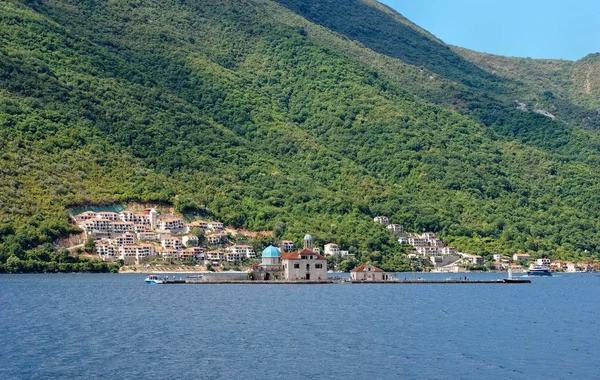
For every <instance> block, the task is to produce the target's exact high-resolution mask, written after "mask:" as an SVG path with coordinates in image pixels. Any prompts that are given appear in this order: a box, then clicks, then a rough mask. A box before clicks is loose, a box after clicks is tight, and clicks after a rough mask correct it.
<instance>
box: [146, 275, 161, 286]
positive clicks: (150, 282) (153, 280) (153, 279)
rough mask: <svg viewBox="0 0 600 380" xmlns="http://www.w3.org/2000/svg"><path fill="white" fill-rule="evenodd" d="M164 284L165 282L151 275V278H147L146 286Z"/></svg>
mask: <svg viewBox="0 0 600 380" xmlns="http://www.w3.org/2000/svg"><path fill="white" fill-rule="evenodd" d="M163 282H164V281H163V280H162V279H161V278H160V277H158V276H156V275H151V276H148V277H146V284H148V285H156V284H162V283H163Z"/></svg>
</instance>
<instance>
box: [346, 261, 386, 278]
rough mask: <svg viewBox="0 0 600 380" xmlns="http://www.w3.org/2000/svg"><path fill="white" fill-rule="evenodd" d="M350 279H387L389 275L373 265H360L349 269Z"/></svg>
mask: <svg viewBox="0 0 600 380" xmlns="http://www.w3.org/2000/svg"><path fill="white" fill-rule="evenodd" d="M350 279H351V280H352V281H388V280H389V279H390V277H389V275H388V274H387V273H385V272H384V271H383V270H382V269H379V268H377V267H376V266H373V265H369V264H366V265H361V266H359V267H356V268H354V269H352V270H351V271H350Z"/></svg>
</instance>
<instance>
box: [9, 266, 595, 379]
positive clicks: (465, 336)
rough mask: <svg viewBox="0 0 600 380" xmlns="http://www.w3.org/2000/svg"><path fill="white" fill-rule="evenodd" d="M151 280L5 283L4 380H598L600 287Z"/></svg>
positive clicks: (13, 279) (90, 277)
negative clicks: (168, 282)
mask: <svg viewBox="0 0 600 380" xmlns="http://www.w3.org/2000/svg"><path fill="white" fill-rule="evenodd" d="M404 276H405V275H404V274H403V275H400V277H404ZM406 276H407V277H410V276H411V275H410V274H408V275H406ZM499 276H500V275H499V274H470V275H469V277H470V278H473V279H474V278H497V277H499ZM425 277H429V278H445V277H447V275H429V276H425ZM143 279H144V276H143V275H117V274H113V275H110V274H98V275H95V274H60V275H0V324H1V326H2V330H1V335H0V337H1V339H0V378H3V379H21V378H24V379H55V378H86V379H87V378H124V379H140V378H154V379H190V378H202V379H287V380H293V379H306V378H310V379H369V380H373V379H397V378H406V379H411V378H427V379H456V378H460V379H500V378H501V379H542V378H551V379H600V358H599V354H600V328H599V326H598V318H599V317H600V303H599V302H598V295H599V294H600V275H597V274H581V275H574V274H564V275H559V276H555V277H553V278H539V279H537V278H534V279H533V283H532V284H530V285H454V284H448V285H381V284H373V285H310V286H302V285H285V286H277V285H175V286H150V285H146V284H145V283H144V281H143Z"/></svg>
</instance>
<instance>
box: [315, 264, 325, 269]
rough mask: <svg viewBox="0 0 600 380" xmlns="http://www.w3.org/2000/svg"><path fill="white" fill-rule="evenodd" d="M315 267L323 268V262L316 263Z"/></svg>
mask: <svg viewBox="0 0 600 380" xmlns="http://www.w3.org/2000/svg"><path fill="white" fill-rule="evenodd" d="M315 268H316V269H321V268H323V264H315Z"/></svg>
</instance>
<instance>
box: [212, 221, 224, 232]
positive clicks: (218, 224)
mask: <svg viewBox="0 0 600 380" xmlns="http://www.w3.org/2000/svg"><path fill="white" fill-rule="evenodd" d="M208 228H209V229H210V230H213V231H217V232H223V230H224V226H223V223H221V222H208Z"/></svg>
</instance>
